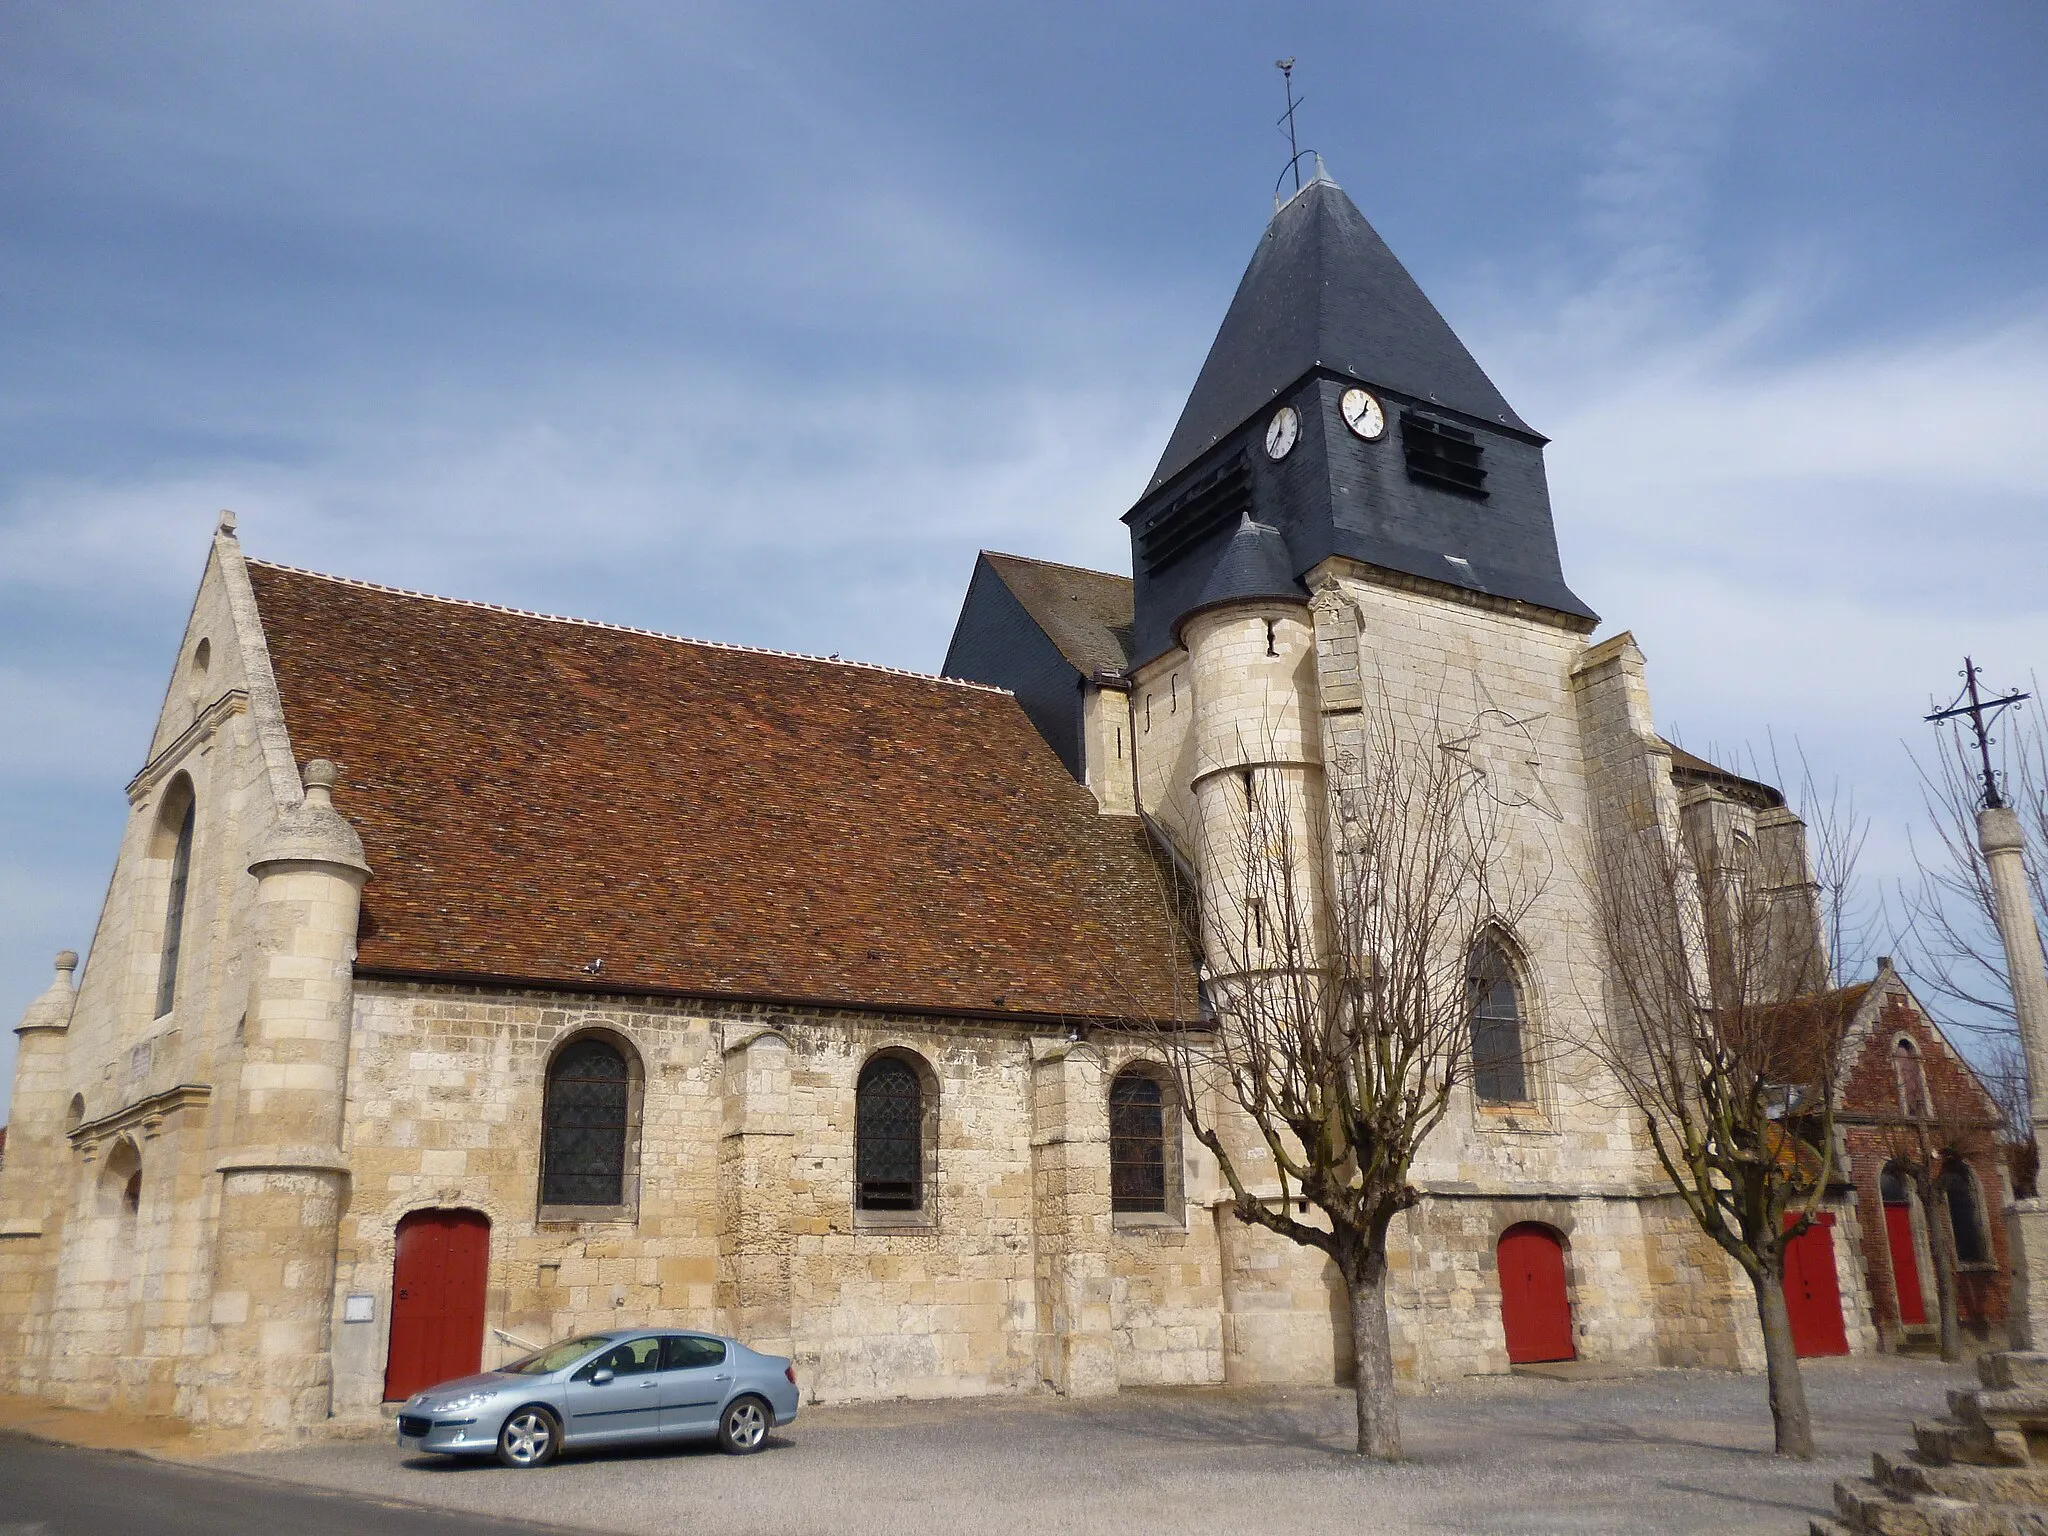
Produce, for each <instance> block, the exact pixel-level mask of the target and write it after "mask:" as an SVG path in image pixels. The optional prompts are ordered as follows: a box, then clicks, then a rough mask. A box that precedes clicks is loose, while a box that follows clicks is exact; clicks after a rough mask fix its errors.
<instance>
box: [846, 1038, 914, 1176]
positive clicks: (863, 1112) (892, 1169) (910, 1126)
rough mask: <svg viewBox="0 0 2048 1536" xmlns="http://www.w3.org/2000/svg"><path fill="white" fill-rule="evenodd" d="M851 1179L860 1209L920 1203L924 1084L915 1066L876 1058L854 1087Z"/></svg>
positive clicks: (894, 1060)
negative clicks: (852, 1173) (852, 1167)
mask: <svg viewBox="0 0 2048 1536" xmlns="http://www.w3.org/2000/svg"><path fill="white" fill-rule="evenodd" d="M854 1096H855V1108H854V1143H855V1145H854V1182H855V1184H856V1186H857V1189H856V1197H857V1199H856V1203H857V1204H858V1205H859V1207H860V1209H862V1210H864V1211H915V1210H918V1209H921V1208H922V1207H923V1205H924V1086H923V1084H921V1083H920V1082H919V1081H918V1077H917V1068H915V1067H913V1066H912V1065H911V1064H910V1063H909V1062H907V1061H904V1060H903V1059H902V1058H901V1057H897V1056H877V1057H876V1058H875V1059H874V1060H873V1061H871V1062H869V1063H868V1064H867V1065H866V1066H865V1067H863V1068H862V1069H861V1074H860V1084H859V1086H858V1087H857V1088H856V1089H855V1090H854Z"/></svg>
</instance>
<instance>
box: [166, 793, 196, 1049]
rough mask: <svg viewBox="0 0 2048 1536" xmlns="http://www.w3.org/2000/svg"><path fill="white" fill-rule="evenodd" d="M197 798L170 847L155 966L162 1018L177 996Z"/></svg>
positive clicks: (189, 804)
mask: <svg viewBox="0 0 2048 1536" xmlns="http://www.w3.org/2000/svg"><path fill="white" fill-rule="evenodd" d="M198 809H199V802H198V801H197V800H188V801H186V802H185V816H184V819H183V820H182V821H180V822H179V823H178V841H177V844H176V846H174V847H173V848H172V849H171V889H170V894H169V895H168V896H167V897H166V898H165V901H164V948H163V959H162V960H160V961H159V962H158V963H157V969H156V1016H157V1017H158V1018H162V1017H163V1016H164V1015H165V1014H167V1013H169V1012H170V1011H171V1004H173V1003H174V1002H176V1001H177V1000H178V949H179V947H180V946H181V945H182V944H183V943H184V939H185V890H186V887H187V886H189V885H190V884H191V882H192V822H193V817H194V814H195V813H196V812H197V811H198Z"/></svg>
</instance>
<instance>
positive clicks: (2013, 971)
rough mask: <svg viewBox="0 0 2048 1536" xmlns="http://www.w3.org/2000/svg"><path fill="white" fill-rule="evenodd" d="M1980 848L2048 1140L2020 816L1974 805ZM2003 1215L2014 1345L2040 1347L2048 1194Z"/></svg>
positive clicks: (2041, 1015)
mask: <svg viewBox="0 0 2048 1536" xmlns="http://www.w3.org/2000/svg"><path fill="white" fill-rule="evenodd" d="M1977 846H1978V847H1979V848H1981V849H1982V850H1983V853H1984V865H1985V868H1986V869H1987V870H1988V871H1989V872H1990V875H1991V894H1992V899H1993V901H1994V902H1995V903H1996V904H1997V908H1998V936H1999V938H2000V939H2002V940H2003V941H2004V944H2005V968H2006V974H2007V975H2008V976H2009V977H2010V978H2011V980H2012V1005H2013V1012H2014V1013H2015V1014H2016V1015H2018V1018H2019V1031H2020V1045H2021V1048H2022V1049H2023V1050H2024V1051H2025V1052H2026V1059H2027V1081H2028V1083H2029V1085H2030V1086H2031V1088H2032V1097H2033V1103H2032V1106H2031V1111H2032V1119H2033V1122H2034V1140H2035V1142H2036V1144H2037V1145H2042V1146H2048V974H2043V970H2042V963H2041V934H2040V930H2039V929H2038V928H2036V927H2035V925H2034V907H2033V901H2032V899H2031V897H2030V896H2029V894H2028V891H2027V865H2026V852H2025V850H2026V837H2025V835H2024V834H2023V833H2022V831H2021V829H2020V819H2019V817H2018V816H2016V815H2014V814H2013V812H2012V811H2011V810H2010V809H2009V808H2007V807H2005V806H2002V805H2001V806H1988V807H1986V808H1985V809H1984V810H1981V811H1979V812H1978V813H1977ZM2006 1220H2007V1224H2008V1228H2009V1232H2010V1236H2011V1239H2012V1269H2013V1276H2012V1279H2013V1286H2012V1300H2011V1303H2010V1306H2009V1308H2008V1318H2007V1321H2008V1326H2009V1327H2010V1328H2011V1331H2012V1342H2013V1345H2014V1347H2015V1348H2018V1349H2037V1348H2039V1347H2041V1346H2042V1345H2043V1344H2048V1200H2042V1199H2040V1198H2038V1197H2037V1198H2035V1199H2032V1200H2016V1201H2014V1202H2013V1204H2012V1206H2011V1207H2010V1209H2009V1210H2008V1211H2007V1213H2006Z"/></svg>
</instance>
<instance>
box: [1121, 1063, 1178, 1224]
mask: <svg viewBox="0 0 2048 1536" xmlns="http://www.w3.org/2000/svg"><path fill="white" fill-rule="evenodd" d="M1109 1208H1110V1209H1111V1210H1112V1211H1164V1210H1165V1209H1166V1093H1165V1090H1164V1089H1162V1088H1161V1087H1160V1085H1159V1080H1158V1079H1157V1078H1155V1077H1149V1076H1147V1075H1146V1074H1145V1073H1143V1072H1120V1073H1118V1074H1117V1076H1116V1077H1115V1078H1114V1079H1113V1080H1112V1081H1111V1082H1110V1085H1109Z"/></svg>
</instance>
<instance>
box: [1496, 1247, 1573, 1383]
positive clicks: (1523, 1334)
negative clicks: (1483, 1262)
mask: <svg viewBox="0 0 2048 1536" xmlns="http://www.w3.org/2000/svg"><path fill="white" fill-rule="evenodd" d="M1494 1256H1495V1259H1496V1260H1497V1261H1498V1268H1499V1270H1500V1325H1501V1329H1502V1331H1503V1332H1505V1333H1506V1334H1507V1337H1508V1363H1509V1364H1510V1365H1534V1364H1536V1363H1537V1362H1538V1361H1543V1360H1572V1359H1576V1358H1577V1357H1578V1351H1577V1350H1576V1349H1575V1348H1573V1346H1572V1303H1571V1298H1570V1296H1568V1295H1567V1294H1566V1292H1565V1283H1564V1244H1563V1243H1562V1242H1560V1241H1559V1240H1558V1236H1557V1234H1556V1233H1555V1232H1553V1231H1551V1230H1550V1228H1548V1227H1539V1226H1537V1225H1536V1224H1535V1223H1534V1222H1524V1223H1523V1224H1522V1225H1520V1226H1516V1227H1509V1228H1508V1229H1507V1231H1505V1232H1503V1233H1502V1234H1501V1238H1500V1246H1499V1248H1497V1249H1496V1250H1495V1254H1494Z"/></svg>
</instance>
